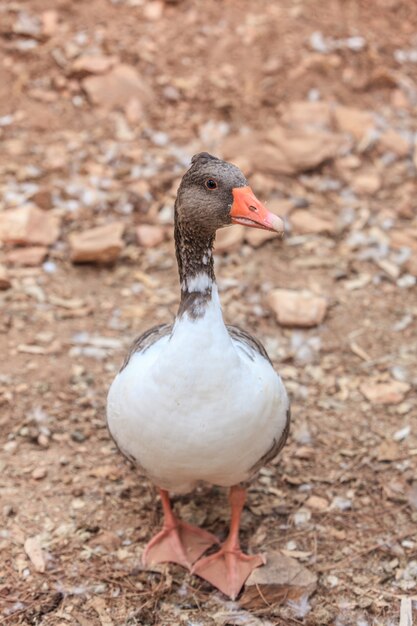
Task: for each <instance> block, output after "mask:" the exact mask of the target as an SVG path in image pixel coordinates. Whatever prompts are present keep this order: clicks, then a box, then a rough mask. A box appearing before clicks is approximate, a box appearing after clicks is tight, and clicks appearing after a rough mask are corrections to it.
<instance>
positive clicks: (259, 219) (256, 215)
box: [230, 187, 285, 237]
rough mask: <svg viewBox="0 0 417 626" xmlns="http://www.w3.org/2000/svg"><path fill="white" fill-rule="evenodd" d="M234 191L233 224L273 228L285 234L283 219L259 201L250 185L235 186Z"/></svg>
mask: <svg viewBox="0 0 417 626" xmlns="http://www.w3.org/2000/svg"><path fill="white" fill-rule="evenodd" d="M232 192H233V199H234V200H233V204H232V208H231V209H230V216H231V218H232V224H243V226H251V227H252V228H263V229H264V230H273V231H275V232H276V233H279V234H280V235H281V237H282V236H283V235H284V230H285V227H284V222H283V220H282V219H281V218H280V217H278V215H275V214H274V213H271V212H270V211H268V209H266V208H265V207H264V205H263V204H262V203H261V202H259V200H258V199H257V197H256V196H255V194H254V193H253V191H252V189H251V188H250V187H235V188H234V189H232Z"/></svg>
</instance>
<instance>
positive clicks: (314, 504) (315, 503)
mask: <svg viewBox="0 0 417 626" xmlns="http://www.w3.org/2000/svg"><path fill="white" fill-rule="evenodd" d="M305 505H306V506H308V507H309V508H310V509H314V510H316V511H326V510H327V509H328V507H329V502H328V500H326V498H321V497H320V496H310V497H309V498H308V499H307V500H306V502H305Z"/></svg>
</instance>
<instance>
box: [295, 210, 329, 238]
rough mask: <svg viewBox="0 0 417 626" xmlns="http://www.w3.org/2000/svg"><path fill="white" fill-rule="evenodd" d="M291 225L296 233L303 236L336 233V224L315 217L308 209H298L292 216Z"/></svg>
mask: <svg viewBox="0 0 417 626" xmlns="http://www.w3.org/2000/svg"><path fill="white" fill-rule="evenodd" d="M289 219H290V223H291V225H292V227H293V229H294V230H295V232H297V233H300V234H301V235H305V234H309V233H314V234H321V233H328V234H329V233H334V231H335V224H334V223H333V222H331V221H330V220H328V219H324V218H322V217H319V216H318V215H314V213H312V212H311V211H308V210H307V209H297V210H296V211H293V212H292V213H291V215H290V218H289Z"/></svg>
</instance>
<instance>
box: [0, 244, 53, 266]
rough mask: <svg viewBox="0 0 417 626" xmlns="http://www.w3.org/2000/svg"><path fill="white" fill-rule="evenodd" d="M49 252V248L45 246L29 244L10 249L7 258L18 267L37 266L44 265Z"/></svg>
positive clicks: (9, 262)
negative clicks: (24, 246)
mask: <svg viewBox="0 0 417 626" xmlns="http://www.w3.org/2000/svg"><path fill="white" fill-rule="evenodd" d="M47 254H48V248H46V247H45V246H29V247H27V248H16V249H15V250H10V252H7V253H6V254H5V260H6V262H7V263H8V264H9V265H15V266H16V267H37V266H38V265H42V263H43V261H44V260H45V257H46V255H47Z"/></svg>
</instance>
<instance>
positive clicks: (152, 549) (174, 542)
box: [142, 489, 219, 569]
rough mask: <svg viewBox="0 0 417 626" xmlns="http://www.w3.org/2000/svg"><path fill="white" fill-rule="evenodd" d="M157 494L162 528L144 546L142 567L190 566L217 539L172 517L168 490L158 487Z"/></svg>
mask: <svg viewBox="0 0 417 626" xmlns="http://www.w3.org/2000/svg"><path fill="white" fill-rule="evenodd" d="M159 493H160V496H161V501H162V509H163V512H164V523H163V527H162V530H161V531H160V532H159V533H157V534H156V535H155V537H153V538H152V539H151V540H150V542H149V543H148V545H147V546H146V548H145V551H144V553H143V556H142V562H143V564H144V565H145V566H148V565H155V564H156V563H167V562H171V563H178V564H179V565H183V566H184V567H186V568H188V569H191V566H192V564H193V563H194V561H196V560H197V559H198V558H199V557H200V556H201V555H202V554H204V552H205V551H206V550H207V549H208V548H209V547H210V546H212V545H213V544H214V543H219V540H218V539H217V537H215V536H214V535H212V534H211V533H209V532H207V531H206V530H202V529H201V528H197V526H192V525H191V524H187V522H183V521H182V520H180V519H178V518H177V517H175V515H174V513H173V511H172V508H171V503H170V501H169V496H168V492H167V491H165V489H160V490H159Z"/></svg>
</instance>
